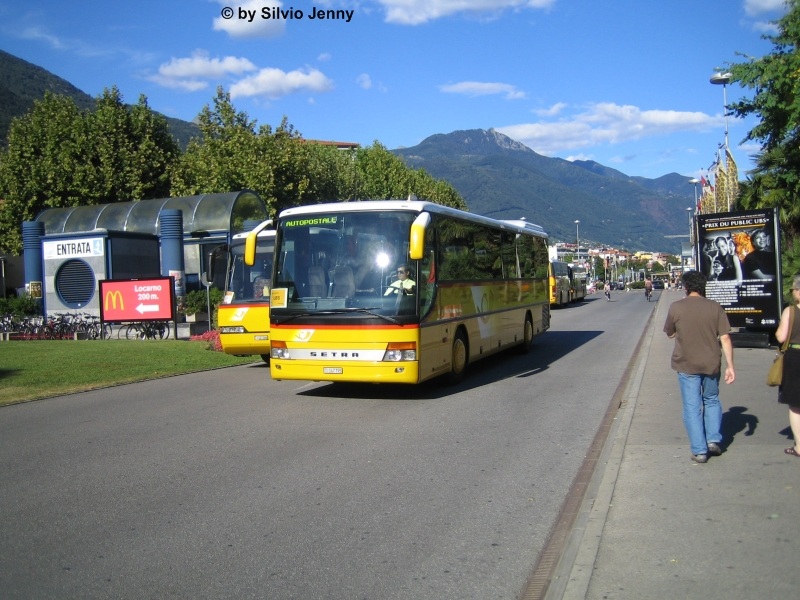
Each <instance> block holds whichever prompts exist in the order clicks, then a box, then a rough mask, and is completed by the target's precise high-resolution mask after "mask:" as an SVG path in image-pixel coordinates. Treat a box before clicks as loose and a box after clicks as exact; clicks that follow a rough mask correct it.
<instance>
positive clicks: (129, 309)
mask: <svg viewBox="0 0 800 600" xmlns="http://www.w3.org/2000/svg"><path fill="white" fill-rule="evenodd" d="M172 281H173V278H172V277H159V278H157V279H107V280H101V281H100V282H99V283H100V319H101V320H103V321H171V320H172V319H173V315H174V304H175V303H174V301H173V293H172V289H173V283H172Z"/></svg>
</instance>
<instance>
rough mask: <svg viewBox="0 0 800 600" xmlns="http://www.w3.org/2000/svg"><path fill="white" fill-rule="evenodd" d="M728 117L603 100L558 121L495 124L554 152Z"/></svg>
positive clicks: (715, 123) (706, 125)
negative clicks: (645, 107)
mask: <svg viewBox="0 0 800 600" xmlns="http://www.w3.org/2000/svg"><path fill="white" fill-rule="evenodd" d="M724 122H725V119H724V117H722V116H711V115H707V114H705V113H701V112H680V111H672V110H641V109H640V108H638V107H636V106H630V105H625V106H622V105H618V104H612V103H600V104H594V105H592V106H590V107H589V108H588V109H587V110H586V111H584V112H582V113H578V114H575V115H573V116H571V117H568V118H567V117H565V118H561V119H560V120H558V121H554V122H548V121H540V122H536V123H520V124H517V125H507V126H504V127H495V129H497V130H498V131H500V132H501V133H503V134H505V135H507V136H508V137H510V138H512V139H514V140H517V141H519V142H522V143H523V144H525V145H526V146H528V147H529V148H531V149H532V150H534V151H536V152H538V153H540V154H545V155H554V154H558V153H563V152H565V151H569V150H578V149H581V148H590V147H592V146H598V145H607V144H617V143H622V142H627V141H632V140H641V139H643V138H649V137H657V136H663V135H669V134H672V133H677V132H700V131H709V130H712V129H714V128H721V127H722V126H723V125H724Z"/></svg>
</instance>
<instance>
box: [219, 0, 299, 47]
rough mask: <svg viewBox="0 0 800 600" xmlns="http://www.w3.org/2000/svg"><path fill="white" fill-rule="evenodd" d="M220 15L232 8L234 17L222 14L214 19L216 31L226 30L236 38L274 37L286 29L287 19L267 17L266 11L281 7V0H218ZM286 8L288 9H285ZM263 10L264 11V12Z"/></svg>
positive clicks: (269, 12)
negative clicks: (264, 16) (234, 1)
mask: <svg viewBox="0 0 800 600" xmlns="http://www.w3.org/2000/svg"><path fill="white" fill-rule="evenodd" d="M217 2H219V4H220V6H221V7H222V8H221V9H220V15H222V14H224V13H223V11H226V10H231V11H232V13H231V14H232V17H231V18H229V19H226V18H224V17H222V16H219V17H216V18H215V19H214V31H224V32H225V33H227V34H228V35H229V36H231V37H235V38H273V37H277V36H279V35H282V34H283V32H284V30H285V29H286V22H287V21H286V19H271V18H270V19H265V18H262V17H263V15H264V13H268V14H272V13H271V10H272V9H273V8H281V7H282V3H281V2H280V1H279V0H239V2H236V3H232V2H230V0H217ZM285 10H286V9H285ZM262 11H263V12H262Z"/></svg>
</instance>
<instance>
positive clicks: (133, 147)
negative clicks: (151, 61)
mask: <svg viewBox="0 0 800 600" xmlns="http://www.w3.org/2000/svg"><path fill="white" fill-rule="evenodd" d="M178 152H179V150H178V146H177V144H176V143H175V141H174V139H173V138H172V136H171V135H170V134H169V129H168V127H167V122H166V119H164V117H162V116H160V115H156V114H155V113H153V111H151V110H150V108H149V107H148V106H147V101H146V99H145V98H144V97H143V96H142V97H140V99H139V103H138V104H137V105H136V106H134V107H132V108H129V107H127V106H125V104H124V103H123V102H122V97H121V95H120V94H119V91H118V90H117V89H116V88H112V89H110V90H105V91H104V92H103V94H102V95H101V96H100V97H98V99H97V108H96V110H94V111H81V110H79V109H78V107H77V106H76V105H75V103H74V101H73V100H71V99H70V98H68V97H66V96H58V95H55V94H51V93H49V92H48V93H46V94H45V97H44V98H43V99H42V100H40V101H37V102H35V103H34V107H33V109H31V111H30V112H29V113H28V114H26V115H23V116H22V117H19V118H16V119H14V120H13V121H12V124H11V129H10V131H9V136H8V147H7V148H6V150H5V151H3V152H2V153H1V154H0V198H1V199H2V200H0V251H2V252H8V253H19V252H20V251H21V248H22V242H21V232H20V229H21V223H22V222H23V221H30V220H33V219H35V218H36V216H37V215H38V214H39V213H40V212H41V211H42V210H44V209H46V208H58V207H67V206H81V205H91V204H106V203H111V202H119V201H129V200H142V199H145V198H158V197H164V196H167V195H168V192H169V188H168V170H169V166H170V164H171V163H172V162H173V161H174V160H175V157H176V156H177V154H178Z"/></svg>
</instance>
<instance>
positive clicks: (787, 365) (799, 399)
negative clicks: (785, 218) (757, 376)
mask: <svg viewBox="0 0 800 600" xmlns="http://www.w3.org/2000/svg"><path fill="white" fill-rule="evenodd" d="M791 293H792V301H793V302H794V303H793V304H789V305H788V306H787V307H786V308H784V309H783V313H782V314H781V322H780V323H779V324H778V330H777V331H776V332H775V339H777V340H778V342H780V343H781V344H783V342H785V341H786V339H787V338H788V339H789V347H788V348H787V349H786V352H785V354H784V355H783V377H782V379H781V385H780V387H779V388H778V402H780V403H781V404H787V405H788V406H789V426H790V427H791V428H792V437H794V445H793V446H791V447H789V448H786V449H785V450H784V452H785V453H786V454H790V455H791V456H797V457H800V273H798V274H797V275H795V276H794V278H793V280H792V292H791ZM792 313H794V316H793V317H792ZM790 323H791V326H790ZM790 328H791V330H790Z"/></svg>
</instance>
